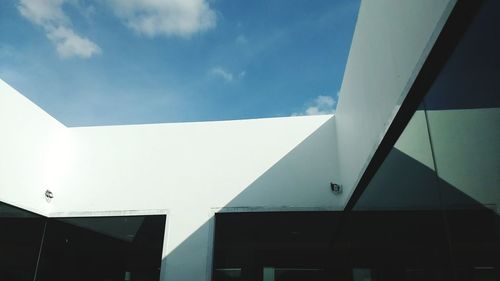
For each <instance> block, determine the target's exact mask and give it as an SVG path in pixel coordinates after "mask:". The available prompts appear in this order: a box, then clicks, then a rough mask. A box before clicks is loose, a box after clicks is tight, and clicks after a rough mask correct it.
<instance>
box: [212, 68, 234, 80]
mask: <svg viewBox="0 0 500 281" xmlns="http://www.w3.org/2000/svg"><path fill="white" fill-rule="evenodd" d="M210 74H212V75H213V76H216V77H219V78H221V79H222V80H224V81H225V82H231V81H233V79H234V75H233V74H232V73H231V72H229V71H227V70H226V69H224V68H222V67H220V66H217V67H214V68H212V69H210Z"/></svg>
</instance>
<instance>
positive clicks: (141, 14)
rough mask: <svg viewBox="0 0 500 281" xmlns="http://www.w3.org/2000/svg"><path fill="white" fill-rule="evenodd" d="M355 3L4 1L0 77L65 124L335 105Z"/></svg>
mask: <svg viewBox="0 0 500 281" xmlns="http://www.w3.org/2000/svg"><path fill="white" fill-rule="evenodd" d="M358 8H359V1H358V0H335V1H332V0H325V1H323V0H314V1H311V0H293V1H291V0H251V1H249V0H208V1H207V0H143V1H137V0H126V1H124V0H95V1H91V0H88V1H84V0H6V1H5V0H4V1H0V78H1V79H3V80H5V81H6V82H7V83H9V84H11V85H12V86H13V87H15V88H16V89H17V90H19V91H20V92H21V93H23V94H24V95H25V96H27V97H28V98H29V99H31V100H32V101H34V102H35V103H36V104H38V105H39V106H40V107H42V108H43V109H44V110H46V111H47V112H49V113H50V114H51V115H52V116H54V117H55V118H57V119H58V120H60V121H61V122H63V123H64V124H66V125H68V126H83V125H109V124H137V123H159V122H184V121H205V120H227V119H246V118H261V117H277V116H290V115H308V114H321V113H331V112H333V111H334V109H335V105H336V101H337V94H338V91H339V89H340V85H341V81H342V76H343V72H344V67H345V64H346V60H347V56H348V53H349V47H350V44H351V40H352V34H353V31H354V26H355V22H356V17H357V12H358Z"/></svg>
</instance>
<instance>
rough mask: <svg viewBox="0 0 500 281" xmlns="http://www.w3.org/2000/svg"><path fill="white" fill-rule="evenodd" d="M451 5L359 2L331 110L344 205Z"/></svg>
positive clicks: (448, 1) (425, 0)
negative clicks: (335, 104)
mask: <svg viewBox="0 0 500 281" xmlns="http://www.w3.org/2000/svg"><path fill="white" fill-rule="evenodd" d="M455 2H456V1H455V0H419V1H414V0H380V1H370V0H368V1H362V3H361V6H360V11H359V15H358V22H357V24H356V28H355V32H354V36H353V41H352V46H351V50H350V53H349V58H348V61H347V66H346V70H345V74H344V79H343V83H342V88H341V91H340V100H339V104H338V107H337V113H336V119H337V124H336V125H337V135H338V155H339V163H341V164H342V165H341V171H340V173H341V176H340V180H339V181H340V182H341V183H342V184H343V185H344V188H345V190H346V193H345V195H344V199H345V200H347V199H348V198H349V197H350V194H352V192H353V187H355V186H356V185H357V183H358V182H359V180H360V178H361V176H362V174H363V172H364V170H365V169H366V166H367V165H368V163H369V161H370V159H371V158H372V156H373V154H374V152H375V150H376V149H377V147H378V145H379V144H380V141H381V140H382V138H383V137H384V135H385V133H386V131H387V129H388V127H389V125H390V124H391V122H392V120H393V118H394V116H395V114H396V113H397V111H398V109H399V106H400V105H401V102H402V101H403V100H404V98H405V97H406V95H407V93H408V90H409V88H410V86H411V85H412V83H413V81H414V79H415V77H416V75H417V74H418V72H419V70H420V68H421V66H422V64H423V62H424V61H425V59H426V57H427V55H428V53H429V51H430V49H431V47H432V46H433V44H434V42H435V40H436V38H437V35H438V34H439V32H440V30H441V29H442V27H443V25H444V23H445V21H446V19H447V18H448V16H449V13H450V11H451V9H452V7H453V6H454V4H455Z"/></svg>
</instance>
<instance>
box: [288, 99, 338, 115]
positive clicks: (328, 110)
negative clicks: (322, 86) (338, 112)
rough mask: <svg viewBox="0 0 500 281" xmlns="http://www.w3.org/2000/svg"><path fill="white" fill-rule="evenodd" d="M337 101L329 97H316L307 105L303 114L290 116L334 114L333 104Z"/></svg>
mask: <svg viewBox="0 0 500 281" xmlns="http://www.w3.org/2000/svg"><path fill="white" fill-rule="evenodd" d="M336 103H337V101H336V100H335V99H334V98H333V97H331V96H321V95H320V96H317V97H316V98H315V99H314V100H313V101H312V102H309V103H308V104H307V108H306V109H305V110H304V112H301V113H294V114H292V115H321V114H333V113H335V104H336Z"/></svg>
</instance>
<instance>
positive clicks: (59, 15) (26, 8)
mask: <svg viewBox="0 0 500 281" xmlns="http://www.w3.org/2000/svg"><path fill="white" fill-rule="evenodd" d="M65 2H67V0H20V1H19V5H18V10H19V12H20V13H21V15H22V16H23V17H25V18H26V19H28V20H29V21H31V22H32V23H33V24H36V25H39V26H41V27H42V28H43V30H44V31H45V34H46V36H47V38H48V39H49V40H50V41H52V43H54V45H55V46H56V50H57V53H58V54H59V56H60V57H61V58H70V57H80V58H90V57H92V56H93V55H96V54H100V53H101V48H99V46H97V44H96V43H94V42H93V41H91V40H90V39H88V38H86V37H83V36H80V35H78V34H77V33H76V32H75V31H73V29H72V28H71V21H70V20H69V19H68V17H67V16H66V15H65V13H64V11H63V9H62V6H63V4H64V3H65Z"/></svg>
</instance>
